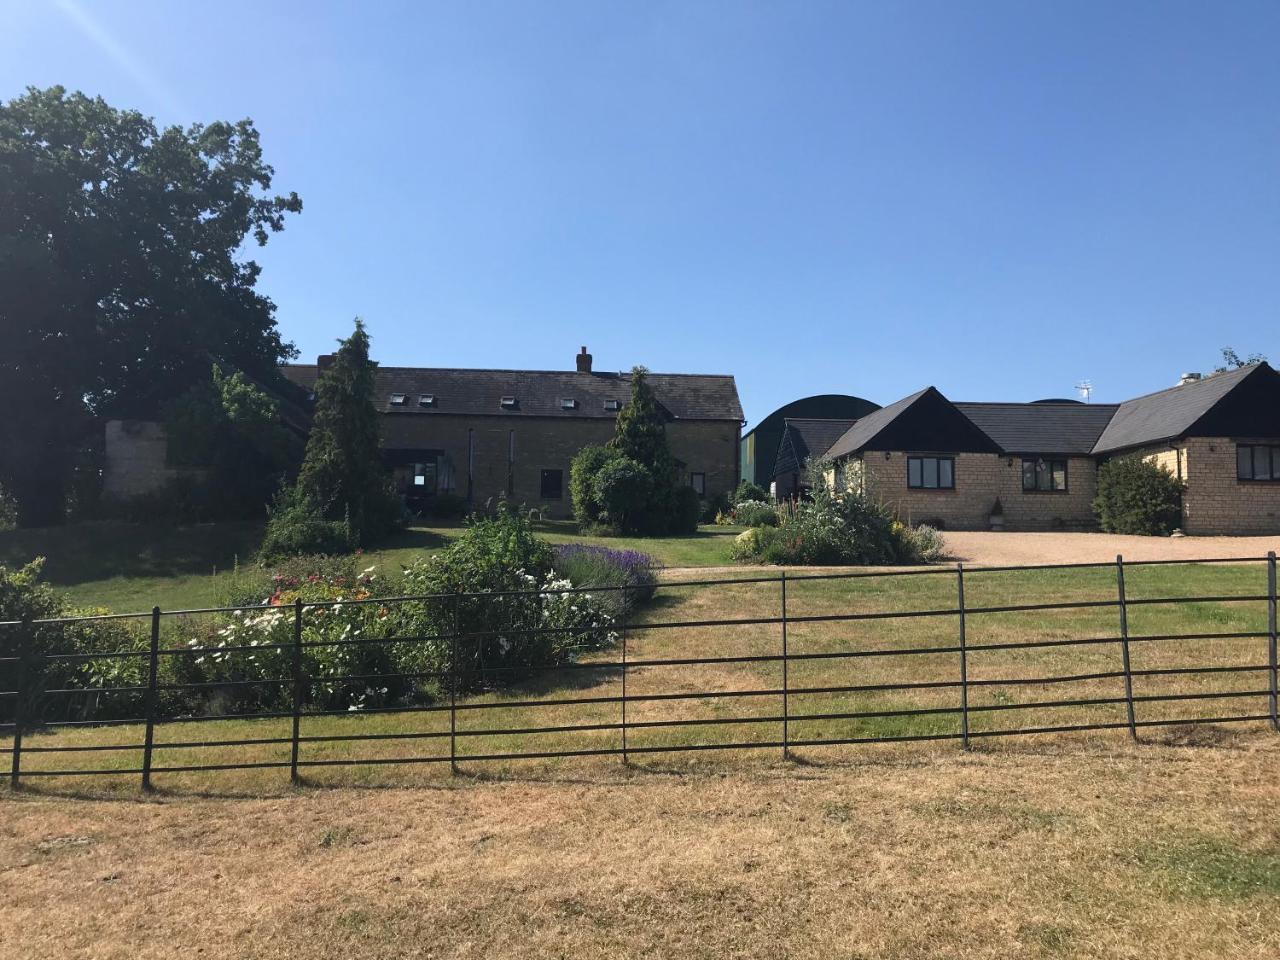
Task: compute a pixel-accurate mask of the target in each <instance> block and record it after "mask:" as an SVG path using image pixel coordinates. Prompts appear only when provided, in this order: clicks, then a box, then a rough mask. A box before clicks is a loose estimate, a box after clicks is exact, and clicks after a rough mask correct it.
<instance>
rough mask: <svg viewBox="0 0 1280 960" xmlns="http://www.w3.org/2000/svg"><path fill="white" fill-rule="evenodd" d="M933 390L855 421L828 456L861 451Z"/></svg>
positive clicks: (928, 389) (894, 403) (922, 392)
mask: <svg viewBox="0 0 1280 960" xmlns="http://www.w3.org/2000/svg"><path fill="white" fill-rule="evenodd" d="M932 389H933V387H925V388H924V389H923V390H917V391H916V392H915V393H913V394H911V395H910V396H907V397H903V398H902V399H901V400H895V401H894V402H893V403H891V404H889V405H888V406H887V407H881V408H880V409H879V410H877V411H875V412H874V413H868V414H867V415H866V416H865V417H863V418H862V419H861V420H856V421H854V424H853V426H851V427H850V428H849V429H848V430H846V431H845V432H844V434H843V435H842V436H841V437H840V439H839V440H837V441H836V442H835V443H833V444H832V445H831V447H830V448H829V449H828V450H827V456H829V457H842V456H844V455H845V454H848V453H854V452H856V451H858V450H861V449H862V448H863V447H864V446H866V445H867V444H868V443H870V442H871V441H872V440H874V439H875V437H876V434H878V433H880V431H882V430H883V429H884V428H885V427H887V426H889V424H891V423H893V421H894V420H896V419H897V418H898V416H899V414H902V413H905V412H906V411H907V409H908V408H909V407H910V406H911V405H912V404H914V403H915V402H916V401H917V400H919V399H920V398H921V397H923V396H924V395H925V394H926V393H928V392H929V391H930V390H932Z"/></svg>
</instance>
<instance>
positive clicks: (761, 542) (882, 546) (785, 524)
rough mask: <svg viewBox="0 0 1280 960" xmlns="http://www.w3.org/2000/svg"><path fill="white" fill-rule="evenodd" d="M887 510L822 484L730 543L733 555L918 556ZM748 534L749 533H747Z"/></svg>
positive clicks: (774, 559)
mask: <svg viewBox="0 0 1280 960" xmlns="http://www.w3.org/2000/svg"><path fill="white" fill-rule="evenodd" d="M903 530H904V528H902V527H901V526H900V525H895V523H894V521H893V518H892V517H891V516H890V515H889V513H888V511H887V510H885V509H884V508H883V507H882V506H880V505H879V504H877V503H874V502H873V501H871V500H870V499H868V498H867V497H865V496H862V495H861V494H857V493H845V494H842V495H839V496H837V495H835V494H833V493H831V491H830V490H829V489H828V488H827V487H826V486H825V485H819V486H817V487H815V488H814V490H813V498H812V499H811V500H804V501H800V502H798V503H791V504H787V505H786V506H785V507H783V508H782V509H781V510H780V516H779V524H778V526H777V527H776V528H775V527H753V528H752V529H751V530H749V531H747V534H743V535H740V536H739V537H738V538H737V540H736V541H735V543H734V557H735V559H738V560H752V561H756V562H762V563H777V564H784V565H793V564H804V565H814V566H826V565H835V564H840V565H857V566H862V565H874V564H888V563H908V562H913V561H915V560H916V559H918V557H917V555H916V552H915V547H914V545H913V544H912V543H911V542H909V541H908V540H907V538H906V537H905V536H904V534H903ZM748 534H749V536H748Z"/></svg>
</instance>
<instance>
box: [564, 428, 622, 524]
mask: <svg viewBox="0 0 1280 960" xmlns="http://www.w3.org/2000/svg"><path fill="white" fill-rule="evenodd" d="M620 456H621V454H620V453H618V451H616V450H610V449H609V448H608V447H583V448H582V449H581V450H579V451H578V453H577V454H576V455H575V456H574V458H573V462H572V463H571V464H570V465H569V496H570V497H571V498H572V499H573V516H574V519H576V520H577V521H578V523H580V524H582V525H583V526H584V527H588V526H593V525H595V524H598V523H600V514H601V513H602V512H603V511H604V507H603V506H602V505H601V504H600V501H599V499H598V498H597V497H596V475H597V474H598V473H599V472H600V471H601V469H603V467H604V465H605V464H606V463H608V462H610V461H611V460H615V459H617V458H618V457H620Z"/></svg>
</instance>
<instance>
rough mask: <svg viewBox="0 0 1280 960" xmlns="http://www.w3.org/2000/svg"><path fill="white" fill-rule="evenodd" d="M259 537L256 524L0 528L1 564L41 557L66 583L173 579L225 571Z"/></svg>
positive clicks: (51, 574)
mask: <svg viewBox="0 0 1280 960" xmlns="http://www.w3.org/2000/svg"><path fill="white" fill-rule="evenodd" d="M261 540H262V524H260V523H248V522H243V523H209V524H196V525H193V526H186V527H179V526H172V525H168V526H166V525H162V524H128V523H115V522H103V523H83V524H76V525H73V526H66V527H45V528H41V529H31V530H5V531H0V564H4V565H6V566H13V565H20V564H24V563H27V562H28V561H30V560H31V559H32V558H34V557H45V558H46V563H45V568H44V577H45V579H46V580H47V581H48V582H49V583H52V584H54V585H55V586H61V587H67V586H74V585H76V584H79V583H86V582H90V581H96V580H104V579H108V578H111V577H172V576H180V575H184V574H209V573H213V572H214V571H215V570H229V569H231V567H233V566H234V565H235V564H236V562H237V560H238V561H239V562H240V563H245V562H247V561H248V560H249V558H250V557H251V556H252V555H253V553H254V551H256V550H257V548H258V544H259V542H261Z"/></svg>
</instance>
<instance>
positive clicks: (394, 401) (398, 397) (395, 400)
mask: <svg viewBox="0 0 1280 960" xmlns="http://www.w3.org/2000/svg"><path fill="white" fill-rule="evenodd" d="M408 400H409V397H408V395H407V394H403V393H393V394H392V395H391V405H392V406H393V407H403V406H404V405H405V403H406V402H408Z"/></svg>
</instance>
